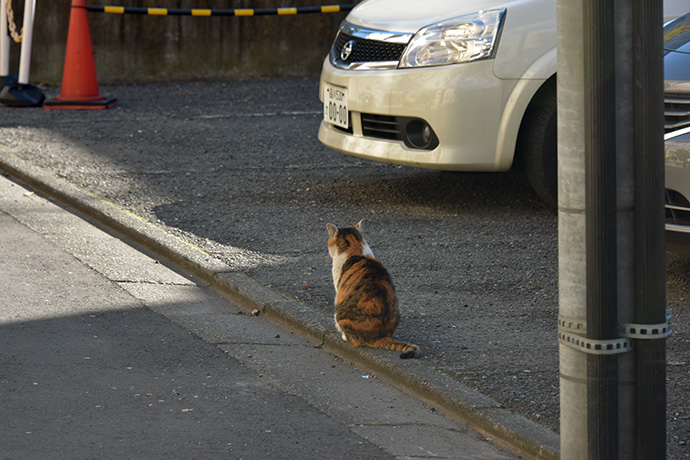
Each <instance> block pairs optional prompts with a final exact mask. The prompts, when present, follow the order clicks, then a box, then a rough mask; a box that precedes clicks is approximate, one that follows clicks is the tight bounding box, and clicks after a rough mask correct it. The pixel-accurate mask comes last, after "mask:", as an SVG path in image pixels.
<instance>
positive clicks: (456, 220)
mask: <svg viewBox="0 0 690 460" xmlns="http://www.w3.org/2000/svg"><path fill="white" fill-rule="evenodd" d="M51 91H52V93H51ZM102 91H103V92H104V93H108V94H113V95H115V96H117V97H118V99H119V101H120V106H119V107H118V108H116V109H113V110H108V111H99V112H89V113H85V112H77V111H72V112H62V111H44V110H40V109H21V110H17V109H14V110H12V109H8V108H3V107H0V120H1V121H0V148H1V149H2V150H1V152H2V154H3V155H6V154H12V155H15V156H17V157H19V158H21V159H22V160H25V161H28V162H31V163H32V164H33V165H35V166H38V167H40V168H42V169H44V170H45V171H53V172H54V173H56V174H57V175H58V176H59V177H61V178H64V179H65V180H67V181H69V182H71V183H73V184H74V185H76V186H77V187H79V188H81V189H83V190H85V191H88V192H89V193H93V194H96V195H98V196H101V197H103V198H105V199H107V200H109V201H111V202H113V203H115V204H116V205H118V206H120V207H122V208H124V209H127V210H131V211H132V212H134V213H135V214H137V215H138V216H141V217H142V218H143V219H146V220H148V221H150V222H153V223H155V224H156V225H158V226H160V227H162V228H164V229H166V230H168V231H170V232H172V233H174V234H176V235H179V236H181V237H182V238H184V239H186V240H187V241H189V242H191V243H193V244H194V245H197V246H198V247H201V248H202V249H204V250H205V251H207V252H209V253H211V254H213V255H215V256H216V257H218V258H220V259H222V260H223V261H225V262H226V263H228V264H229V265H230V266H232V267H233V268H235V269H237V270H240V271H242V272H244V273H246V274H248V275H249V276H251V277H253V278H255V279H256V280H258V281H260V282H261V283H263V284H265V285H266V286H268V287H270V288H272V289H274V290H275V291H277V292H279V293H281V294H282V295H284V296H286V297H289V298H293V299H296V300H297V301H299V302H301V303H303V304H304V305H305V306H306V307H307V308H308V309H310V310H312V311H314V312H316V313H320V314H323V315H329V314H330V312H331V310H332V303H333V300H332V299H333V285H332V281H331V279H330V276H331V275H330V258H329V256H328V252H327V250H326V240H327V233H326V229H325V227H326V223H328V222H332V223H334V224H336V225H339V226H346V225H351V224H354V223H356V222H357V221H359V220H360V219H364V228H365V236H366V237H367V239H368V242H369V244H370V245H371V247H372V250H373V251H374V253H375V254H376V256H377V258H379V259H380V260H381V261H382V262H383V263H384V264H385V265H386V266H387V267H388V268H389V270H390V271H391V273H392V275H393V278H394V281H395V284H396V287H397V289H398V293H399V297H400V303H401V312H402V324H401V327H400V329H399V334H398V335H399V336H400V337H401V338H403V339H405V340H409V341H412V342H414V343H417V344H418V345H420V346H421V348H422V350H424V353H425V356H424V358H423V359H424V360H425V361H426V363H427V364H428V365H431V366H432V367H433V368H434V369H437V370H440V371H442V372H443V373H445V374H447V375H448V376H450V377H452V378H453V379H457V380H458V381H460V382H462V383H464V384H466V385H468V386H470V387H473V388H477V389H479V390H480V391H481V392H483V393H485V394H487V395H489V396H491V397H492V398H494V399H495V400H497V401H500V402H501V403H503V404H504V405H505V406H506V407H508V408H511V409H514V410H515V411H517V412H519V413H521V414H523V415H525V416H527V417H529V418H531V419H533V420H535V421H537V422H538V423H540V424H543V425H544V426H546V427H549V428H551V429H553V430H556V431H557V430H558V404H559V400H558V398H559V396H558V394H559V392H558V343H557V335H556V330H557V321H556V319H557V315H558V293H557V269H558V267H557V264H558V261H557V238H558V235H557V218H556V216H555V215H554V214H552V213H550V212H549V211H548V210H546V209H545V208H544V207H543V206H542V205H541V203H540V202H539V200H538V198H537V197H536V196H535V195H534V193H533V192H532V191H531V189H530V188H529V186H528V184H527V182H526V179H525V178H524V176H522V175H521V174H519V173H513V172H511V173H503V174H479V173H471V174H470V173H467V174H466V173H444V172H435V171H425V170H418V169H413V168H405V167H397V166H394V165H386V164H379V163H374V162H368V161H365V160H360V159H355V158H351V157H348V156H345V155H341V154H338V153H335V152H332V151H329V150H328V149H326V148H325V147H323V146H322V145H321V144H320V143H319V142H318V140H317V139H316V131H317V129H318V124H319V120H320V119H321V117H322V109H321V106H320V103H319V100H318V82H317V80H315V79H304V80H266V81H245V82H232V83H230V82H228V83H202V82H195V83H184V84H158V85H126V86H113V87H105V88H102ZM56 93H57V90H56V89H51V90H49V94H48V95H49V96H51V95H55V94H56ZM688 286H690V260H688V259H687V258H682V257H678V256H675V255H672V254H669V257H668V263H667V297H668V306H669V307H671V308H672V309H673V329H674V334H673V336H672V337H671V338H670V339H669V340H668V362H669V367H668V394H669V398H668V399H669V404H668V414H669V415H668V428H669V458H688V456H689V455H690V454H688V453H687V442H688V439H690V406H689V405H688V401H690V386H689V385H688V383H687V363H688V361H689V360H690V338H689V337H688V331H687V324H688V320H689V319H690V309H689V307H690V305H689V304H690V300H689V297H690V296H689V295H688V293H689V292H690V288H688Z"/></svg>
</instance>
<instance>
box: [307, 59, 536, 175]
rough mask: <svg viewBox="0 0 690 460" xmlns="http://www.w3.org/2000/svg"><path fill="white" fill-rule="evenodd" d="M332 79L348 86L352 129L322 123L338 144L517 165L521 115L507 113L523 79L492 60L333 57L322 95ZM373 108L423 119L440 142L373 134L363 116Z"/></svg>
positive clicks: (421, 160) (450, 163) (381, 155)
mask: <svg viewBox="0 0 690 460" xmlns="http://www.w3.org/2000/svg"><path fill="white" fill-rule="evenodd" d="M324 82H325V83H328V84H330V85H334V86H338V87H341V88H346V89H347V90H348V108H349V113H350V129H349V130H348V131H347V132H346V131H345V130H343V129H341V128H338V127H336V126H334V125H332V124H330V123H328V122H326V121H322V122H321V126H320V128H319V140H320V141H321V142H322V143H323V144H324V145H326V146H327V147H329V148H331V149H333V150H336V151H339V152H342V153H346V154H348V155H353V156H357V157H361V158H367V159H372V160H376V161H382V162H387V163H395V164H401V165H407V166H415V167H421V168H428V169H443V170H456V171H489V172H490V171H505V170H508V169H510V167H511V165H512V160H513V154H514V145H515V138H516V136H517V131H518V128H519V120H518V121H511V120H506V119H505V118H506V117H505V116H504V115H503V113H504V109H505V107H506V104H507V103H509V101H510V96H511V93H512V92H513V90H514V88H515V87H516V86H517V80H505V79H499V78H497V77H496V76H495V75H494V73H493V61H492V60H484V61H477V62H473V63H467V64H458V65H448V66H440V67H427V68H422V69H387V70H380V69H379V70H342V69H338V68H335V67H334V66H332V65H331V63H330V62H329V59H328V58H327V59H326V60H325V62H324V65H323V69H322V73H321V89H320V98H321V100H322V101H323V99H324V94H323V84H324ZM537 84H540V82H537ZM369 115H374V116H384V117H392V118H393V119H395V118H396V117H413V118H417V119H422V120H424V121H426V122H427V123H428V124H429V125H430V126H431V128H432V129H433V131H434V133H435V134H436V136H437V138H438V141H439V142H438V146H436V147H435V148H433V149H432V150H424V149H417V148H412V147H410V146H408V145H405V142H403V141H401V140H399V139H385V138H381V137H380V136H377V135H371V134H370V133H368V132H367V130H366V129H363V123H362V120H363V118H366V117H367V116H369ZM502 128H505V129H502ZM403 129H404V128H403Z"/></svg>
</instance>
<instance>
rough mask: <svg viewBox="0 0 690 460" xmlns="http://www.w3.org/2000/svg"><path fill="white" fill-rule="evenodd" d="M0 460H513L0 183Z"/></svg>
mask: <svg viewBox="0 0 690 460" xmlns="http://www.w3.org/2000/svg"><path fill="white" fill-rule="evenodd" d="M0 228H2V231H1V232H0V286H2V290H0V407H2V417H0V446H2V448H1V451H2V455H1V457H2V459H7V460H10V459H27V460H33V459H42V458H50V459H76V458H98V459H122V458H127V459H137V458H139V459H147V460H150V459H168V458H176V459H181V458H194V459H217V458H232V459H246V460H248V459H266V458H271V459H315V460H324V459H334V460H341V459H353V460H354V459H372V460H374V459H376V460H378V459H381V460H384V459H385V460H393V459H396V458H397V459H401V460H402V459H410V458H420V457H421V458H429V457H434V458H444V459H453V458H458V455H457V452H463V454H462V458H463V459H467V460H469V459H474V460H482V459H488V458H491V459H506V460H507V459H514V458H517V456H515V455H514V454H510V453H507V452H506V451H505V450H503V449H501V448H500V447H497V446H496V445H495V443H492V442H489V440H487V439H486V438H485V437H484V436H481V435H480V434H479V433H477V432H476V431H474V430H472V429H471V428H468V427H467V426H466V425H465V424H462V423H459V422H457V421H455V420H452V419H450V418H448V417H445V416H444V415H443V414H442V413H441V412H440V411H438V410H436V409H435V408H433V407H431V406H429V405H427V404H425V403H423V402H421V401H418V400H416V399H415V398H414V397H412V396H410V395H408V394H405V393H404V392H402V391H401V390H399V389H396V388H394V387H392V386H391V385H389V384H386V383H384V382H382V381H381V380H380V379H378V378H377V377H376V376H375V375H371V374H368V373H366V372H365V371H363V370H361V369H360V368H357V367H355V366H353V365H352V364H351V363H349V362H347V361H344V360H342V359H339V358H338V357H336V356H334V355H332V354H329V353H326V352H325V351H324V350H323V349H322V347H321V346H319V345H318V344H314V343H311V342H309V341H307V340H304V339H303V338H301V337H299V336H298V335H296V334H294V333H292V332H288V331H285V330H284V329H281V328H280V327H278V326H276V325H274V324H272V323H270V322H269V321H266V320H265V319H264V318H262V317H259V316H255V315H250V314H247V313H245V312H244V311H243V310H242V309H241V308H240V307H239V306H238V305H237V304H235V303H234V302H232V301H230V300H229V299H226V298H224V297H222V296H221V295H219V293H218V292H216V291H215V290H214V289H212V288H209V287H208V286H205V285H203V284H199V283H197V282H195V281H194V280H192V279H189V278H187V277H184V276H182V275H181V274H179V273H177V272H175V271H173V270H171V269H169V268H168V267H166V266H164V265H163V264H161V263H158V261H156V260H154V259H152V258H150V257H148V256H146V255H145V254H142V253H141V252H139V251H137V250H135V249H133V248H132V247H130V246H128V245H127V244H125V243H123V242H122V241H121V240H119V239H117V238H114V237H113V236H110V235H108V234H106V233H104V232H103V231H101V230H99V229H97V228H95V227H94V226H92V225H90V224H89V223H87V222H85V221H84V220H82V219H80V218H79V217H77V216H75V215H73V214H71V213H68V212H67V211H65V210H64V209H61V208H60V207H58V206H56V205H54V204H52V203H49V202H48V201H47V200H45V199H43V198H41V197H40V196H38V195H37V194H35V193H33V192H30V191H28V190H27V189H26V188H23V187H21V186H19V185H17V184H15V183H13V182H11V181H9V180H7V179H6V178H4V177H0Z"/></svg>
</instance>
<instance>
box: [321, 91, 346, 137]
mask: <svg viewBox="0 0 690 460" xmlns="http://www.w3.org/2000/svg"><path fill="white" fill-rule="evenodd" d="M323 92H324V95H323V119H324V120H326V121H327V122H328V123H332V124H334V125H336V126H340V127H341V128H345V129H348V128H349V127H350V126H349V117H348V111H347V88H341V87H339V86H333V85H329V84H324V86H323Z"/></svg>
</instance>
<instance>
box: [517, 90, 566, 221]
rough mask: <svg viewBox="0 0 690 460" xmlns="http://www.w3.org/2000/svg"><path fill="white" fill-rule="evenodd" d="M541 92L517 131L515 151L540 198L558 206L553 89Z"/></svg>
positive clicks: (551, 205) (554, 99)
mask: <svg viewBox="0 0 690 460" xmlns="http://www.w3.org/2000/svg"><path fill="white" fill-rule="evenodd" d="M553 86H554V87H553V89H551V88H542V90H540V92H539V93H537V95H536V96H535V98H534V100H533V101H532V103H531V104H530V106H529V108H528V109H527V112H526V113H525V117H524V119H523V121H522V127H521V129H520V138H519V141H518V148H519V149H520V154H521V155H522V159H523V165H524V168H525V174H526V175H527V180H528V181H529V183H530V185H531V186H532V188H533V189H534V191H535V192H536V193H537V195H538V196H539V198H541V199H542V201H543V202H544V203H545V204H546V206H547V207H549V208H550V209H552V210H555V209H556V208H557V206H558V171H557V148H558V141H557V137H556V128H557V125H556V119H557V118H556V88H555V85H553Z"/></svg>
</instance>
